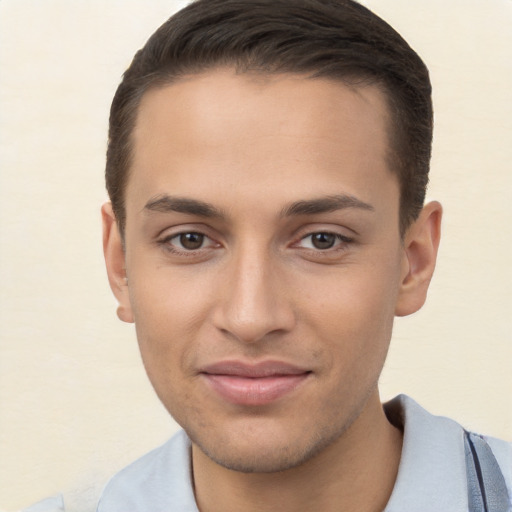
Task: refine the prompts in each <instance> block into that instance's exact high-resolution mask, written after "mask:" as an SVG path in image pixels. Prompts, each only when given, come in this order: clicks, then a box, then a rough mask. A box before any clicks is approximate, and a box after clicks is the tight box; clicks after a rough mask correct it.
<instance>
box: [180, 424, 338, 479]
mask: <svg viewBox="0 0 512 512" xmlns="http://www.w3.org/2000/svg"><path fill="white" fill-rule="evenodd" d="M342 434H343V431H342V432H335V431H331V432H323V433H322V434H321V435H318V434H317V435H314V434H313V436H314V437H313V436H310V437H308V436H304V435H302V436H301V435H299V436H295V439H294V438H293V437H292V436H291V435H290V432H283V433H282V435H281V436H279V435H277V434H276V433H268V434H267V435H266V436H264V437H263V438H262V437H261V436H260V437H259V439H254V438H252V437H251V436H250V435H243V436H229V440H226V439H222V440H215V441H214V440H213V439H212V438H210V439H208V440H207V441H206V442H204V440H202V439H197V438H196V436H194V435H193V434H192V435H190V434H189V435H190V437H191V440H192V443H193V445H195V448H196V449H199V450H200V451H201V452H203V453H204V454H205V455H206V456H207V457H208V458H209V459H210V460H212V461H213V462H215V463H216V464H218V465H219V466H222V467H224V468H226V469H229V470H231V471H238V472H241V473H277V472H282V471H287V470H290V469H293V468H295V467H298V466H302V465H303V464H305V463H307V462H308V461H310V460H312V459H314V458H315V457H316V456H317V455H318V454H320V453H321V452H322V451H323V450H324V449H326V448H327V447H328V446H329V445H330V444H332V443H333V442H335V441H336V440H337V439H338V438H339V437H340V436H341V435H342ZM199 437H200V436H199Z"/></svg>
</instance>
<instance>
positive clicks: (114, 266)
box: [101, 203, 133, 323]
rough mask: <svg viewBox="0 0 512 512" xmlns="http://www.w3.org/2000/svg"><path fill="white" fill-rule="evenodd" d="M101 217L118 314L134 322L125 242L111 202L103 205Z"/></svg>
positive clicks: (107, 263) (109, 278)
mask: <svg viewBox="0 0 512 512" xmlns="http://www.w3.org/2000/svg"><path fill="white" fill-rule="evenodd" d="M101 217H102V221H103V254H104V255H105V263H106V265H107V274H108V282H109V283H110V288H111V289H112V292H113V293H114V295H115V297H116V299H117V301H118V303H119V307H118V308H117V316H118V317H119V319H120V320H122V321H123V322H129V323H132V322H133V313H132V308H131V304H130V297H129V293H128V277H127V276H126V262H125V254H124V248H123V242H122V239H121V234H120V233H119V227H118V224H117V222H116V218H115V215H114V212H113V210H112V204H111V203H105V204H104V205H103V206H102V208H101Z"/></svg>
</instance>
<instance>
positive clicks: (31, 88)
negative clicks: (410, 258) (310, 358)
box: [0, 0, 512, 512]
mask: <svg viewBox="0 0 512 512" xmlns="http://www.w3.org/2000/svg"><path fill="white" fill-rule="evenodd" d="M364 3H365V4H366V5H368V6H370V7H371V8H373V9H374V10H375V11H376V12H377V13H378V14H380V15H381V16H383V17H384V18H385V19H386V20H388V21H389V22H390V23H391V24H392V25H393V26H394V27H395V28H396V29H397V30H398V31H399V32H401V33H402V35H403V36H404V37H405V38H406V39H407V40H408V41H409V42H410V44H411V45H412V46H413V48H415V49H416V50H417V51H418V52H419V53H420V55H421V56H422V57H423V58H424V60H425V61H426V63H427V65H428V66H429V68H430V70H431V75H432V81H433V85H434V102H435V111H436V114H435V121H436V131H435V142H434V157H433V162H432V176H431V187H430V191H429V197H431V198H435V199H438V200H440V201H441V202H442V203H443V205H444V208H445V218H444V229H443V241H442V245H441V250H440V255H439V263H438V268H437V272H436V276H435V278H434V281H433V283H432V287H431V291H430V296H429V299H428V303H427V305H426V306H425V308H424V309H423V310H422V311H421V312H420V313H419V314H417V315H414V316H413V317H410V318H404V319H398V320H397V323H396V327H395V333H394V337H393V341H392V347H391V351H390V355H389V359H388V362H387V364H386V367H385V370H384V373H383V375H382V378H381V388H382V394H383V399H389V398H391V397H392V396H394V395H395V394H397V393H399V392H405V393H407V394H410V395H411V396H413V397H414V398H415V399H416V400H417V401H419V402H420V404H422V405H423V406H425V407H426V408H427V409H429V410H430V411H432V412H433V413H436V414H442V415H449V416H451V417H454V418H455V419H457V420H458V421H459V422H461V423H462V424H463V425H464V426H465V427H467V428H470V429H473V430H476V431H479V432H485V433H488V434H491V435H494V436H498V437H503V438H506V439H508V440H512V398H511V391H512V371H511V357H512V348H511V347H512V345H511V343H512V342H511V330H512V329H511V327H512V298H511V297H512V293H511V292H512V270H511V268H512V237H511V226H512V201H511V192H512V172H511V162H512V102H511V91H512V56H511V49H512V30H511V27H512V1H511V0H450V1H446V0H429V1H428V2H427V1H425V0H368V1H366V2H364ZM184 4H185V2H180V1H172V0H150V1H148V0H109V1H108V2H106V1H104V0H74V1H72V2H71V1H69V0H39V1H38V0H0V335H1V345H0V358H1V359H0V460H1V464H0V508H2V509H4V510H9V511H11V510H17V509H19V508H23V507H26V506H28V505H30V504H31V503H33V502H36V501H38V500H41V499H43V498H45V497H47V496H51V495H53V494H62V495H63V496H64V500H65V503H66V507H67V510H68V511H72V512H86V511H93V510H94V508H95V503H96V501H97V499H98V495H99V493H100V491H101V488H102V487H103V485H104V484H105V482H106V480H107V479H108V478H109V476H111V475H112V474H113V473H114V472H115V471H117V470H118V469H120V468H121V467H122V466H124V465H126V464H127V463H128V462H130V461H131V460H133V459H135V458H136V457H138V456H139V455H141V454H143V453H144V452H146V451H148V450H149V449H150V448H152V447H154V446H156V445H158V444H160V443H161V442H163V441H164V440H165V439H166V438H167V437H168V436H169V435H170V434H171V433H172V432H173V431H174V430H175V429H176V428H177V427H176V425H175V424H174V423H173V421H172V420H171V419H170V418H169V417H168V415H167V413H166V412H165V411H164V409H163V407H162V406H161V405H160V403H159V402H158V400H157V398H156V396H155V395H154V393H153V391H152V389H151V387H150V384H149V383H148V381H147V378H146V376H145V374H144V371H143V368H142V364H141V362H140V358H139V354H138V349H137V346H136V340H135V336H134V329H133V326H131V325H125V324H122V323H121V322H119V321H118V320H117V317H116V314H115V309H116V304H115V301H114V299H113V297H112V296H111V293H110V290H109V288H108V284H107V279H106V274H105V271H104V266H103V256H102V251H101V231H100V215H99V210H100V206H101V204H102V202H103V201H105V200H106V193H105V191H104V185H103V170H104V153H105V147H106V133H107V118H108V109H109V105H110V101H111V98H112V96H113V93H114V91H115V88H116V86H117V84H118V82H119V80H120V77H121V74H122V72H123V71H124V69H125V68H126V67H127V65H128V64H129V62H130V60H131V57H132V56H133V54H134V52H135V51H136V50H137V49H138V48H139V47H140V46H142V44H143V43H144V42H145V40H146V39H147V37H148V36H149V35H150V34H151V33H152V32H153V30H154V29H155V28H156V27H157V26H159V25H160V24H161V23H162V22H163V21H164V20H165V19H166V18H167V17H168V16H169V15H170V14H171V13H172V12H173V11H174V10H176V9H177V8H179V7H181V6H183V5H184Z"/></svg>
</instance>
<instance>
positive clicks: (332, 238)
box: [312, 233, 336, 249]
mask: <svg viewBox="0 0 512 512" xmlns="http://www.w3.org/2000/svg"><path fill="white" fill-rule="evenodd" d="M312 242H313V246H314V247H316V248H317V249H330V248H331V247H332V246H333V245H334V242H336V235H333V234H332V233H315V234H314V235H313V238H312Z"/></svg>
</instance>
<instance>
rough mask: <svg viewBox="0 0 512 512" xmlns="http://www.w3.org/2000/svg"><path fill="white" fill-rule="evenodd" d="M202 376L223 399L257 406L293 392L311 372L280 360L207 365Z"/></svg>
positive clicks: (233, 402)
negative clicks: (252, 363)
mask: <svg viewBox="0 0 512 512" xmlns="http://www.w3.org/2000/svg"><path fill="white" fill-rule="evenodd" d="M201 375H202V376H203V378H204V379H205V380H206V382H207V384H208V385H209V386H210V387H211V388H212V389H213V390H214V391H215V392H216V393H217V394H218V395H220V397H221V398H223V399H224V400H227V401H228V402H231V403H232V404H235V405H244V406H257V405H266V404H269V403H272V402H274V401H276V400H278V399H280V398H282V397H284V396H285V395H287V394H289V393H291V392H292V391H294V390H295V389H296V388H297V387H298V386H299V385H300V384H302V383H303V382H304V381H305V380H307V379H308V378H309V376H310V375H311V371H308V370H304V369H301V368H297V367H295V366H292V365H289V364H286V363H282V362H278V361H266V362H262V363H259V364H257V365H247V364H245V363H241V362H236V361H235V362H234V361H229V362H221V363H216V364H214V365H211V366H208V367H206V368H205V369H204V370H203V371H202V372H201Z"/></svg>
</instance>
